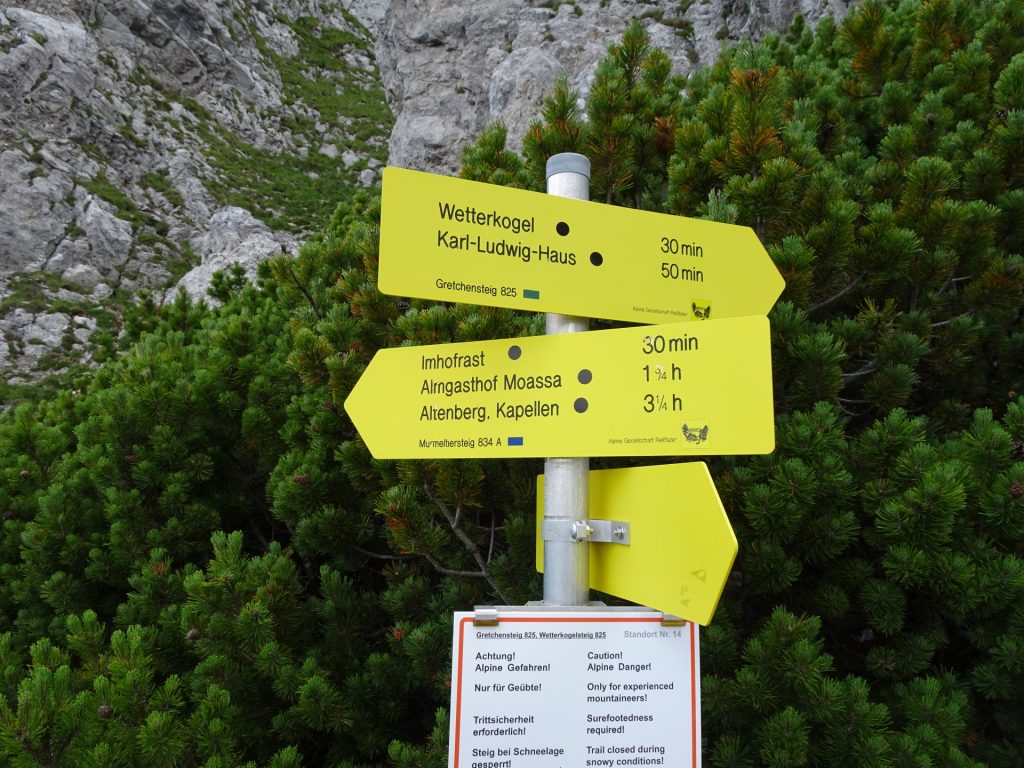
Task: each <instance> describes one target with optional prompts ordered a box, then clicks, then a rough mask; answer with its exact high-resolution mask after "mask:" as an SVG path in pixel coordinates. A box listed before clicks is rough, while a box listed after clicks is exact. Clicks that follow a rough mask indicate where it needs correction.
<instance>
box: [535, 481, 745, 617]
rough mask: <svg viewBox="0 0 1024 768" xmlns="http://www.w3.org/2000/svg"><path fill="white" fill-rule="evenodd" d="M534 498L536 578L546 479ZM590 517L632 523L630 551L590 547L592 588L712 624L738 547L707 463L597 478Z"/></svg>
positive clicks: (540, 566)
mask: <svg viewBox="0 0 1024 768" xmlns="http://www.w3.org/2000/svg"><path fill="white" fill-rule="evenodd" d="M538 480H539V482H538V491H537V532H538V533H537V570H539V571H541V572H543V570H544V542H543V541H542V540H541V537H540V530H541V520H542V519H543V516H544V477H543V475H542V476H541V477H540V478H539V479H538ZM590 517H592V518H594V519H598V520H617V521H620V522H627V523H630V543H629V544H628V545H624V544H606V543H591V544H581V545H579V546H589V547H590V587H591V588H592V589H597V590H600V591H602V592H606V593H607V594H610V595H615V596H617V597H621V598H624V599H626V600H630V601H632V602H634V603H638V604H640V605H645V606H648V607H650V608H654V609H656V610H659V611H664V612H666V613H672V614H675V615H676V616H680V617H681V618H684V619H687V620H689V621H695V622H697V623H698V624H705V625H706V624H708V623H710V621H711V617H712V616H713V615H714V612H715V607H716V606H717V605H718V600H719V598H720V597H721V595H722V589H723V588H724V587H725V582H726V580H727V579H728V577H729V571H730V570H731V569H732V564H733V561H734V560H735V559H736V551H737V543H736V536H735V534H734V533H733V530H732V526H731V525H729V519H728V517H726V514H725V509H724V507H723V506H722V502H721V499H719V497H718V492H717V491H716V490H715V485H714V483H713V482H712V480H711V475H710V474H709V473H708V468H707V465H706V464H704V463H703V462H690V463H686V464H666V465H664V466H655V467H631V468H628V469H606V470H595V471H593V472H591V473H590Z"/></svg>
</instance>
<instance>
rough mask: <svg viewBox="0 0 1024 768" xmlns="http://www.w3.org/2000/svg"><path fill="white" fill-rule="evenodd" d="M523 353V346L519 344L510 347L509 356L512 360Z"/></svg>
mask: <svg viewBox="0 0 1024 768" xmlns="http://www.w3.org/2000/svg"><path fill="white" fill-rule="evenodd" d="M522 354H523V348H522V347H520V346H519V345H518V344H513V345H512V346H511V347H509V348H508V356H509V358H510V359H512V360H518V359H519V357H520V356H521V355H522Z"/></svg>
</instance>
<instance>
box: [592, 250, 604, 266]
mask: <svg viewBox="0 0 1024 768" xmlns="http://www.w3.org/2000/svg"><path fill="white" fill-rule="evenodd" d="M590 263H591V264H593V265H594V266H595V267H600V266H601V265H602V264H604V256H602V255H601V254H600V253H598V252H597V251H594V252H593V253H592V254H590Z"/></svg>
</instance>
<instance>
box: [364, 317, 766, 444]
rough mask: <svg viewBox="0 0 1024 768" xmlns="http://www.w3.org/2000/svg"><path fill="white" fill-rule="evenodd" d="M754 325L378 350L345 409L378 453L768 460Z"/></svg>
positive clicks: (761, 353) (761, 340)
mask: <svg viewBox="0 0 1024 768" xmlns="http://www.w3.org/2000/svg"><path fill="white" fill-rule="evenodd" d="M771 376H772V372H771V345H770V342H769V336H768V320H767V318H764V317H742V318H733V319H729V320H715V321H712V322H708V323H700V324H693V323H673V324H669V325H658V326H637V327H632V328H623V329H619V330H611V331H592V332H589V333H576V334H565V335H555V336H535V337H528V338H520V339H499V340H492V341H479V342H463V343H459V344H445V345H432V346H424V347H398V348H394V349H382V350H380V351H379V352H377V354H376V355H375V356H374V358H373V360H372V361H371V362H370V364H369V366H367V368H366V371H365V372H364V373H363V375H362V377H360V379H359V381H358V382H357V383H356V386H355V387H354V388H353V390H352V392H351V394H350V395H349V397H348V399H347V400H346V401H345V410H346V411H347V412H348V414H349V416H350V417H351V418H352V421H353V423H354V424H355V426H356V428H357V429H358V430H359V433H360V434H361V435H362V436H363V439H364V440H365V441H366V445H367V446H368V447H369V449H370V452H371V453H372V454H373V455H374V456H375V457H377V458H379V459H425V458H499V457H527V456H672V455H716V454H743V453H769V452H771V451H772V450H773V448H774V446H775V422H774V413H773V407H772V378H771Z"/></svg>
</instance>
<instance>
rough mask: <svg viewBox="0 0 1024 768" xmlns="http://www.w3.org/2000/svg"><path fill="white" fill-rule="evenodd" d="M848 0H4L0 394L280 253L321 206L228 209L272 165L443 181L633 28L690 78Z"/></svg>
mask: <svg viewBox="0 0 1024 768" xmlns="http://www.w3.org/2000/svg"><path fill="white" fill-rule="evenodd" d="M849 4H850V0H742V2H741V1H740V0H690V1H689V2H678V0H673V1H672V2H670V1H669V0H643V2H640V0H632V1H630V0H575V2H557V1H552V0H547V1H546V2H540V1H539V0H530V1H529V2H507V0H473V2H467V1H466V0H443V1H442V0H343V1H342V2H341V3H340V4H338V3H331V2H327V1H326V0H282V1H281V2H275V3H267V2H263V1H262V0H260V1H259V2H256V3H249V2H246V1H245V0H66V1H64V2H58V1H57V0H26V1H25V2H21V3H18V4H13V3H7V4H4V3H2V2H0V380H7V381H8V382H10V383H15V384H17V383H24V382H29V381H32V380H35V379H38V378H40V377H42V376H44V375H45V374H47V373H49V372H57V373H59V372H60V371H61V370H62V369H63V367H65V366H67V365H70V364H73V363H75V362H76V361H84V362H86V363H88V362H89V361H90V359H91V357H90V356H91V354H92V353H91V348H90V338H91V334H92V333H93V331H94V330H95V329H96V328H97V327H105V328H106V329H108V330H110V331H112V332H114V333H116V331H117V326H118V322H119V318H118V311H116V307H117V306H121V307H123V306H124V305H125V304H126V303H127V302H130V301H132V300H133V297H134V296H135V295H136V294H137V292H138V291H140V290H148V291H151V292H153V293H154V295H156V296H160V297H166V296H168V295H170V294H172V293H173V292H174V291H175V290H176V289H177V287H179V286H180V287H181V288H184V289H185V290H186V291H188V292H189V293H190V294H191V295H193V296H195V297H201V296H202V295H203V294H204V292H205V290H206V287H207V286H208V285H209V280H210V278H211V276H212V274H213V272H214V271H215V270H217V269H224V268H228V267H230V266H231V264H232V263H242V264H243V267H244V268H245V270H246V272H247V274H250V275H251V274H252V273H253V271H254V270H255V265H256V264H257V263H258V261H259V260H261V259H263V258H267V257H269V256H272V255H275V254H278V253H281V252H282V251H284V252H294V250H295V249H296V248H297V247H298V244H299V243H300V242H301V239H302V236H303V235H304V234H305V230H303V229H302V226H301V225H296V226H291V227H290V228H289V226H288V225H286V223H285V222H286V221H287V219H288V215H289V214H288V210H292V211H294V210H295V209H296V208H299V209H301V208H303V207H304V206H305V207H306V208H308V207H315V203H314V204H312V206H310V205H306V204H305V201H300V204H299V205H292V207H291V208H290V209H289V208H288V206H287V205H286V204H285V203H284V202H278V201H275V200H273V199H255V196H251V197H253V199H250V198H249V197H246V195H239V194H237V193H238V189H237V188H236V187H237V186H238V185H239V184H240V183H242V182H243V181H245V180H246V179H249V177H244V174H243V175H241V176H240V175H239V174H240V173H242V172H243V171H244V172H245V173H248V174H249V176H250V177H252V176H254V175H258V174H259V173H260V172H261V168H263V167H264V166H269V165H274V166H275V168H276V170H275V171H273V172H275V173H278V174H288V173H291V174H292V175H291V176H290V177H289V179H290V181H289V182H288V184H287V185H286V186H289V187H291V188H295V187H303V186H305V185H307V184H316V183H318V182H323V181H324V178H326V177H325V176H324V174H327V173H331V174H335V175H334V176H331V177H330V178H329V179H328V182H329V183H327V184H326V185H324V186H323V187H318V188H317V189H324V188H325V189H328V190H329V189H333V188H334V187H336V186H338V184H342V185H350V186H352V187H357V186H360V185H361V186H372V185H376V184H378V183H379V180H380V169H381V167H382V165H383V161H384V160H385V157H386V152H387V153H389V155H390V157H389V162H390V163H391V164H393V165H400V166H405V167H410V168H419V169H424V170H429V171H433V172H437V173H451V172H454V171H456V170H457V168H458V166H459V158H460V156H461V153H462V150H463V149H464V148H465V147H466V146H467V145H468V144H470V143H471V142H472V141H474V140H475V139H476V138H477V136H479V134H480V133H481V131H482V130H483V129H484V127H485V126H486V125H487V124H488V123H489V122H491V121H494V120H501V121H503V122H504V123H505V124H506V125H507V126H508V127H509V140H510V144H511V146H512V148H518V147H519V142H520V141H521V137H522V135H523V133H524V132H525V130H526V128H527V126H528V125H529V123H530V122H531V121H532V120H533V119H535V118H536V117H537V116H538V114H539V110H540V106H541V104H542V101H543V98H544V97H545V95H546V94H548V93H549V92H550V90H551V87H552V86H553V84H554V83H555V81H556V79H557V78H558V77H559V76H562V75H564V76H566V77H567V78H568V80H569V83H570V85H571V86H572V87H574V88H575V89H576V90H578V91H579V92H580V93H581V94H582V95H584V96H585V95H586V93H587V92H588V90H589V87H590V83H591V80H592V78H593V74H594V69H595V66H596V64H597V62H598V61H599V60H600V59H601V57H603V56H604V55H605V53H606V51H607V48H608V46H609V44H611V43H612V42H614V41H616V40H617V39H618V38H619V37H620V36H621V33H622V31H623V30H624V29H625V27H626V25H627V24H628V23H629V21H630V20H631V19H633V18H634V17H640V18H641V19H642V20H643V23H644V24H645V25H646V26H647V28H648V30H649V32H650V35H651V39H652V42H653V44H654V45H656V46H658V47H660V48H662V49H663V50H665V51H666V52H667V53H668V54H669V55H670V57H671V58H672V60H673V62H674V67H675V69H676V71H677V72H688V71H691V70H693V69H694V68H696V67H698V66H703V65H707V64H710V63H712V61H713V60H714V57H715V56H716V55H717V53H718V52H719V50H720V48H721V46H722V45H723V44H725V43H727V42H729V41H735V40H739V39H743V38H747V37H751V38H758V37H760V36H762V35H763V34H765V32H767V31H769V30H782V29H784V28H785V27H786V26H787V25H788V24H789V23H790V22H791V20H792V19H793V17H794V16H795V15H796V14H797V13H801V14H803V15H804V16H806V17H807V19H808V20H809V21H811V22H812V23H813V22H815V21H817V20H818V19H820V18H821V17H822V16H824V15H831V16H839V15H841V14H843V13H844V12H845V11H846V10H847V7H848V5H849ZM315 41H319V43H321V44H322V45H321V47H320V48H318V49H317V50H316V51H312V52H311V49H310V46H311V44H312V43H313V42H315ZM324 83H329V84H330V86H331V87H330V88H327V89H324V88H320V87H319V86H321V85H323V84H324ZM309 84H314V85H316V86H318V87H317V88H308V89H306V90H304V88H305V86H306V85H309ZM307 91H308V92H309V93H313V92H314V91H319V93H320V97H319V98H323V99H327V100H328V101H326V102H316V103H314V101H311V100H310V99H313V98H314V96H309V98H307V95H308V94H307ZM385 96H386V98H387V104H385V102H384V97H385ZM330 99H334V101H330ZM346 99H347V100H348V101H350V102H352V103H358V105H359V107H358V108H357V109H353V110H352V112H346V109H345V105H346V103H347V102H346ZM372 99H376V102H374V103H379V104H380V112H379V114H374V115H372V116H371V117H367V116H366V115H365V114H363V113H364V112H365V104H366V103H367V101H368V100H372ZM388 105H389V106H390V110H391V113H392V114H393V116H394V119H395V123H394V127H393V130H392V128H391V114H388V110H387V106H388ZM361 110H362V112H361ZM371 123H372V124H371ZM246 164H248V165H246ZM275 164H276V165H275ZM239 166H242V168H241V170H239ZM299 166H301V168H302V169H303V170H302V172H301V173H296V168H297V167H299ZM269 172H270V171H268V173H269ZM243 177H244V178H243ZM240 179H241V180H242V181H240ZM250 180H251V179H250ZM335 181H338V184H336V183H335ZM267 188H268V189H269V188H270V185H269V184H268V185H267ZM233 193H234V194H233ZM243 206H244V207H243ZM324 206H325V207H329V205H328V204H327V203H324ZM328 213H329V211H328ZM57 302H60V304H61V306H62V310H61V311H55V310H53V309H52V307H53V306H54V305H55V304H56V303H57ZM68 307H71V309H68ZM112 308H113V309H112Z"/></svg>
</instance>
